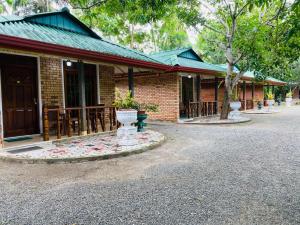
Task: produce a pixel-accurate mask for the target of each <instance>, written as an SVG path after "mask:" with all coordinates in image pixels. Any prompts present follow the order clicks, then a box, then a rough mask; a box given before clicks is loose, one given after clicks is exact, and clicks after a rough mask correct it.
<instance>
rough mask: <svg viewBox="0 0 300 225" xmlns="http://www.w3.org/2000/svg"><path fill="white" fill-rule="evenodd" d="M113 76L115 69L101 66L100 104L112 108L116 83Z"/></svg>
mask: <svg viewBox="0 0 300 225" xmlns="http://www.w3.org/2000/svg"><path fill="white" fill-rule="evenodd" d="M113 75H114V68H113V67H111V66H103V65H100V66H99V83H100V103H101V104H105V106H112V103H113V101H114V99H115V82H114V79H113Z"/></svg>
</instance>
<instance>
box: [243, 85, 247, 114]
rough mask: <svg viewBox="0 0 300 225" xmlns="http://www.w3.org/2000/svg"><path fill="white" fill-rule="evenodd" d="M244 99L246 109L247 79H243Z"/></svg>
mask: <svg viewBox="0 0 300 225" xmlns="http://www.w3.org/2000/svg"><path fill="white" fill-rule="evenodd" d="M243 101H244V110H246V109H247V100H246V81H243Z"/></svg>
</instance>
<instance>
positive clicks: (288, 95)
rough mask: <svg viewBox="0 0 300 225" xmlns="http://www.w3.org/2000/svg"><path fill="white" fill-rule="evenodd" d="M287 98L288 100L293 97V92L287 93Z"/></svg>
mask: <svg viewBox="0 0 300 225" xmlns="http://www.w3.org/2000/svg"><path fill="white" fill-rule="evenodd" d="M285 97H287V98H291V97H293V92H292V91H289V92H288V93H286V95H285Z"/></svg>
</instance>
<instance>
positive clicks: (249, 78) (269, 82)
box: [241, 77, 286, 86]
mask: <svg viewBox="0 0 300 225" xmlns="http://www.w3.org/2000/svg"><path fill="white" fill-rule="evenodd" d="M241 80H244V81H255V79H253V78H252V77H242V78H241ZM261 83H266V84H269V85H276V86H285V85H286V82H276V81H270V80H264V81H262V82H261Z"/></svg>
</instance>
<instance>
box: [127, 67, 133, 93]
mask: <svg viewBox="0 0 300 225" xmlns="http://www.w3.org/2000/svg"><path fill="white" fill-rule="evenodd" d="M128 89H129V91H130V92H131V96H132V97H134V83H133V68H132V67H129V68H128Z"/></svg>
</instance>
